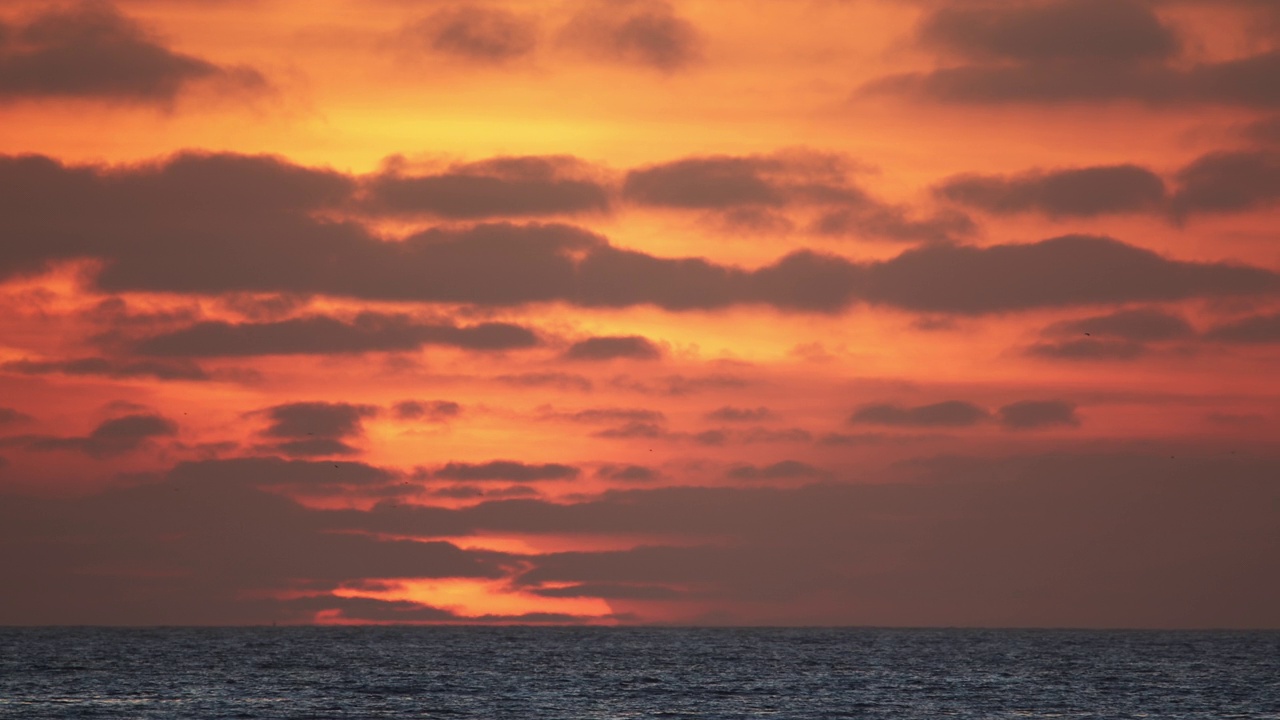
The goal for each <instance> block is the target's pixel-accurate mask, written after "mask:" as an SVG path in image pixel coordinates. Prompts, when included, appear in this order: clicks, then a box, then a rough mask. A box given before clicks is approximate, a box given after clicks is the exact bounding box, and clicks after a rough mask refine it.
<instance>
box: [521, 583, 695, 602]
mask: <svg viewBox="0 0 1280 720" xmlns="http://www.w3.org/2000/svg"><path fill="white" fill-rule="evenodd" d="M531 592H533V594H535V595H541V596H542V597H555V598H565V597H596V598H601V599H604V600H675V599H677V598H679V597H681V596H682V593H681V592H679V591H678V590H673V589H671V588H668V587H663V586H661V585H623V584H616V583H581V584H577V585H569V586H566V587H548V588H534V589H533V590H532V591H531Z"/></svg>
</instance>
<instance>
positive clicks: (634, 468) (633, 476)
mask: <svg viewBox="0 0 1280 720" xmlns="http://www.w3.org/2000/svg"><path fill="white" fill-rule="evenodd" d="M658 475H659V474H658V471H656V470H654V469H653V468H648V467H645V466H643V465H613V464H608V465H601V466H600V468H599V469H598V470H596V477H599V478H603V479H605V480H623V481H626V482H647V481H649V480H656V479H657V478H658Z"/></svg>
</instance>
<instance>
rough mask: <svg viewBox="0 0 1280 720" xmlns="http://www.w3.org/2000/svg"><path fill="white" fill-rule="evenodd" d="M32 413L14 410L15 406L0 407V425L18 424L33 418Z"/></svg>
mask: <svg viewBox="0 0 1280 720" xmlns="http://www.w3.org/2000/svg"><path fill="white" fill-rule="evenodd" d="M33 419H34V418H32V417H31V416H30V415H28V414H26V413H24V412H21V411H19V410H14V409H13V408H8V407H0V425H16V424H17V423H24V422H29V421H31V420H33Z"/></svg>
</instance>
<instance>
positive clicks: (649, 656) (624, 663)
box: [0, 626, 1280, 720]
mask: <svg viewBox="0 0 1280 720" xmlns="http://www.w3.org/2000/svg"><path fill="white" fill-rule="evenodd" d="M0 718H23V719H24V720H27V719H38V718H486V719H494V720H497V719H505V718H529V719H532V718H550V719H566V720H567V719H569V718H592V719H595V718H706V719H708V720H710V719H720V718H1108V719H1111V718H1161V719H1170V720H1173V719H1175V718H1203V719H1205V720H1209V719H1212V720H1223V719H1225V718H1280V632H1208V631H1205V632H1198V631H1197V632H1163V631H1079V630H891V629H846V628H839V629H835V628H804V629H783V628H562V627H556V628H550V627H403V626H397V627H278V628H276V627H257V628H0Z"/></svg>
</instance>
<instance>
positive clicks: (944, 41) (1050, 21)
mask: <svg viewBox="0 0 1280 720" xmlns="http://www.w3.org/2000/svg"><path fill="white" fill-rule="evenodd" d="M919 33H920V37H921V39H922V40H924V41H925V42H926V43H927V44H929V45H932V46H935V47H941V48H945V49H947V50H950V51H952V52H955V53H958V54H960V55H962V56H965V57H971V58H978V59H1001V60H1016V61H1023V62H1047V61H1057V60H1086V61H1087V60H1104V61H1125V62H1128V61H1136V60H1144V59H1163V58H1167V57H1170V56H1171V55H1173V54H1174V53H1175V52H1176V51H1177V50H1178V40H1177V38H1176V37H1175V36H1174V34H1173V33H1172V32H1171V31H1170V30H1169V29H1168V28H1167V27H1165V26H1164V25H1163V24H1162V23H1161V22H1160V20H1159V18H1157V17H1156V16H1155V14H1154V13H1152V11H1151V9H1150V7H1149V5H1148V4H1147V3H1144V2H1140V1H1139V0H1053V1H1052V2H1038V3H1018V2H1013V3H1003V4H993V3H973V4H969V5H963V4H953V5H944V6H943V7H941V8H940V9H938V10H936V11H934V12H933V13H931V14H930V15H928V16H926V18H925V20H924V22H923V23H922V24H921V26H920V28H919Z"/></svg>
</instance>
